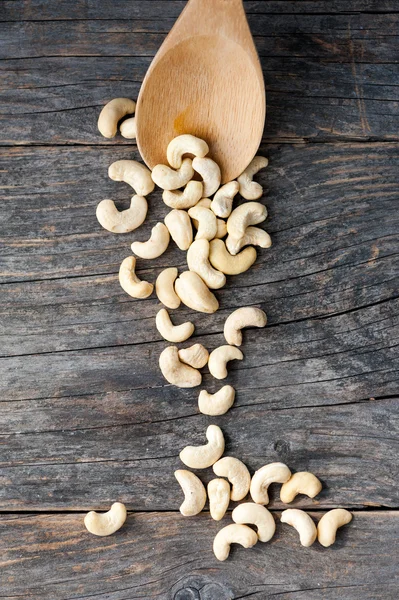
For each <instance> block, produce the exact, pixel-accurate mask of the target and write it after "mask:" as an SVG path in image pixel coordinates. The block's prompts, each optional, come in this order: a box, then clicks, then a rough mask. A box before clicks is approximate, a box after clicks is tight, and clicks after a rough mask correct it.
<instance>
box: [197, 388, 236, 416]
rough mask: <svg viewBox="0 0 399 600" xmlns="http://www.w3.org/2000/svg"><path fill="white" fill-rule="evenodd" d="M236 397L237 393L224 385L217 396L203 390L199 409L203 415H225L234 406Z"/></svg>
mask: <svg viewBox="0 0 399 600" xmlns="http://www.w3.org/2000/svg"><path fill="white" fill-rule="evenodd" d="M235 395H236V391H235V389H234V388H233V387H231V385H224V386H223V387H222V388H221V389H220V390H219V391H218V392H216V394H209V393H208V392H207V391H206V390H202V391H201V392H200V395H199V398H198V408H199V410H200V412H202V414H203V415H210V416H211V417H217V416H219V415H224V414H225V413H227V411H228V410H229V409H230V408H231V407H232V406H233V404H234V398H235Z"/></svg>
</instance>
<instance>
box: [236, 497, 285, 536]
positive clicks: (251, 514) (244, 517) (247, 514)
mask: <svg viewBox="0 0 399 600" xmlns="http://www.w3.org/2000/svg"><path fill="white" fill-rule="evenodd" d="M231 518H232V519H233V521H234V523H239V524H241V525H244V524H250V525H255V526H256V527H257V529H258V538H259V541H260V542H268V541H269V540H271V539H272V537H273V535H274V532H275V531H276V523H275V521H274V519H273V515H272V513H271V512H269V511H268V510H267V508H266V507H265V506H262V505H261V504H254V503H253V502H244V504H240V505H239V506H236V507H235V509H234V510H233V512H232V514H231Z"/></svg>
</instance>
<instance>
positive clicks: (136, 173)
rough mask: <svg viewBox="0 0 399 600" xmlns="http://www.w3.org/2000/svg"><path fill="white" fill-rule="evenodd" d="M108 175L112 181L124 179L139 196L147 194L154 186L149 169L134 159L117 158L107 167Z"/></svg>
mask: <svg viewBox="0 0 399 600" xmlns="http://www.w3.org/2000/svg"><path fill="white" fill-rule="evenodd" d="M108 176H109V178H110V179H112V181H124V182H125V183H127V184H128V185H130V186H131V187H132V188H133V189H134V191H135V192H136V194H138V195H139V196H147V195H148V194H150V193H151V192H152V191H153V189H154V187H155V185H154V182H153V181H152V179H151V171H150V170H149V169H147V167H145V166H144V165H142V164H141V163H139V162H137V161H136V160H117V161H116V162H114V163H112V165H110V166H109V167H108Z"/></svg>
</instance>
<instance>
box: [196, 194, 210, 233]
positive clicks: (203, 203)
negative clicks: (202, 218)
mask: <svg viewBox="0 0 399 600" xmlns="http://www.w3.org/2000/svg"><path fill="white" fill-rule="evenodd" d="M211 204H212V200H211V199H210V198H201V200H198V202H197V204H196V205H195V206H204V207H205V208H211ZM193 222H194V225H195V227H196V229H198V221H196V220H195V219H193Z"/></svg>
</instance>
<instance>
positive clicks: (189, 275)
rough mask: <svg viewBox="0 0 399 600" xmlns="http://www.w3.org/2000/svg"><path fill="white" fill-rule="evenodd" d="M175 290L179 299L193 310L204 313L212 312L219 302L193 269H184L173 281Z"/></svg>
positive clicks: (215, 309)
mask: <svg viewBox="0 0 399 600" xmlns="http://www.w3.org/2000/svg"><path fill="white" fill-rule="evenodd" d="M175 291H176V294H177V295H178V296H179V298H180V300H181V301H182V302H183V304H185V305H186V306H188V307H189V308H192V309H193V310H197V311H198V312H204V313H209V314H210V313H214V312H216V311H217V309H218V308H219V302H218V301H217V299H216V297H215V296H214V295H213V294H212V292H211V291H210V290H209V288H208V287H207V286H206V284H205V283H204V282H203V281H202V279H201V277H200V276H199V275H197V273H194V272H193V271H184V273H182V274H181V275H180V277H179V278H178V279H176V282H175Z"/></svg>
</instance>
